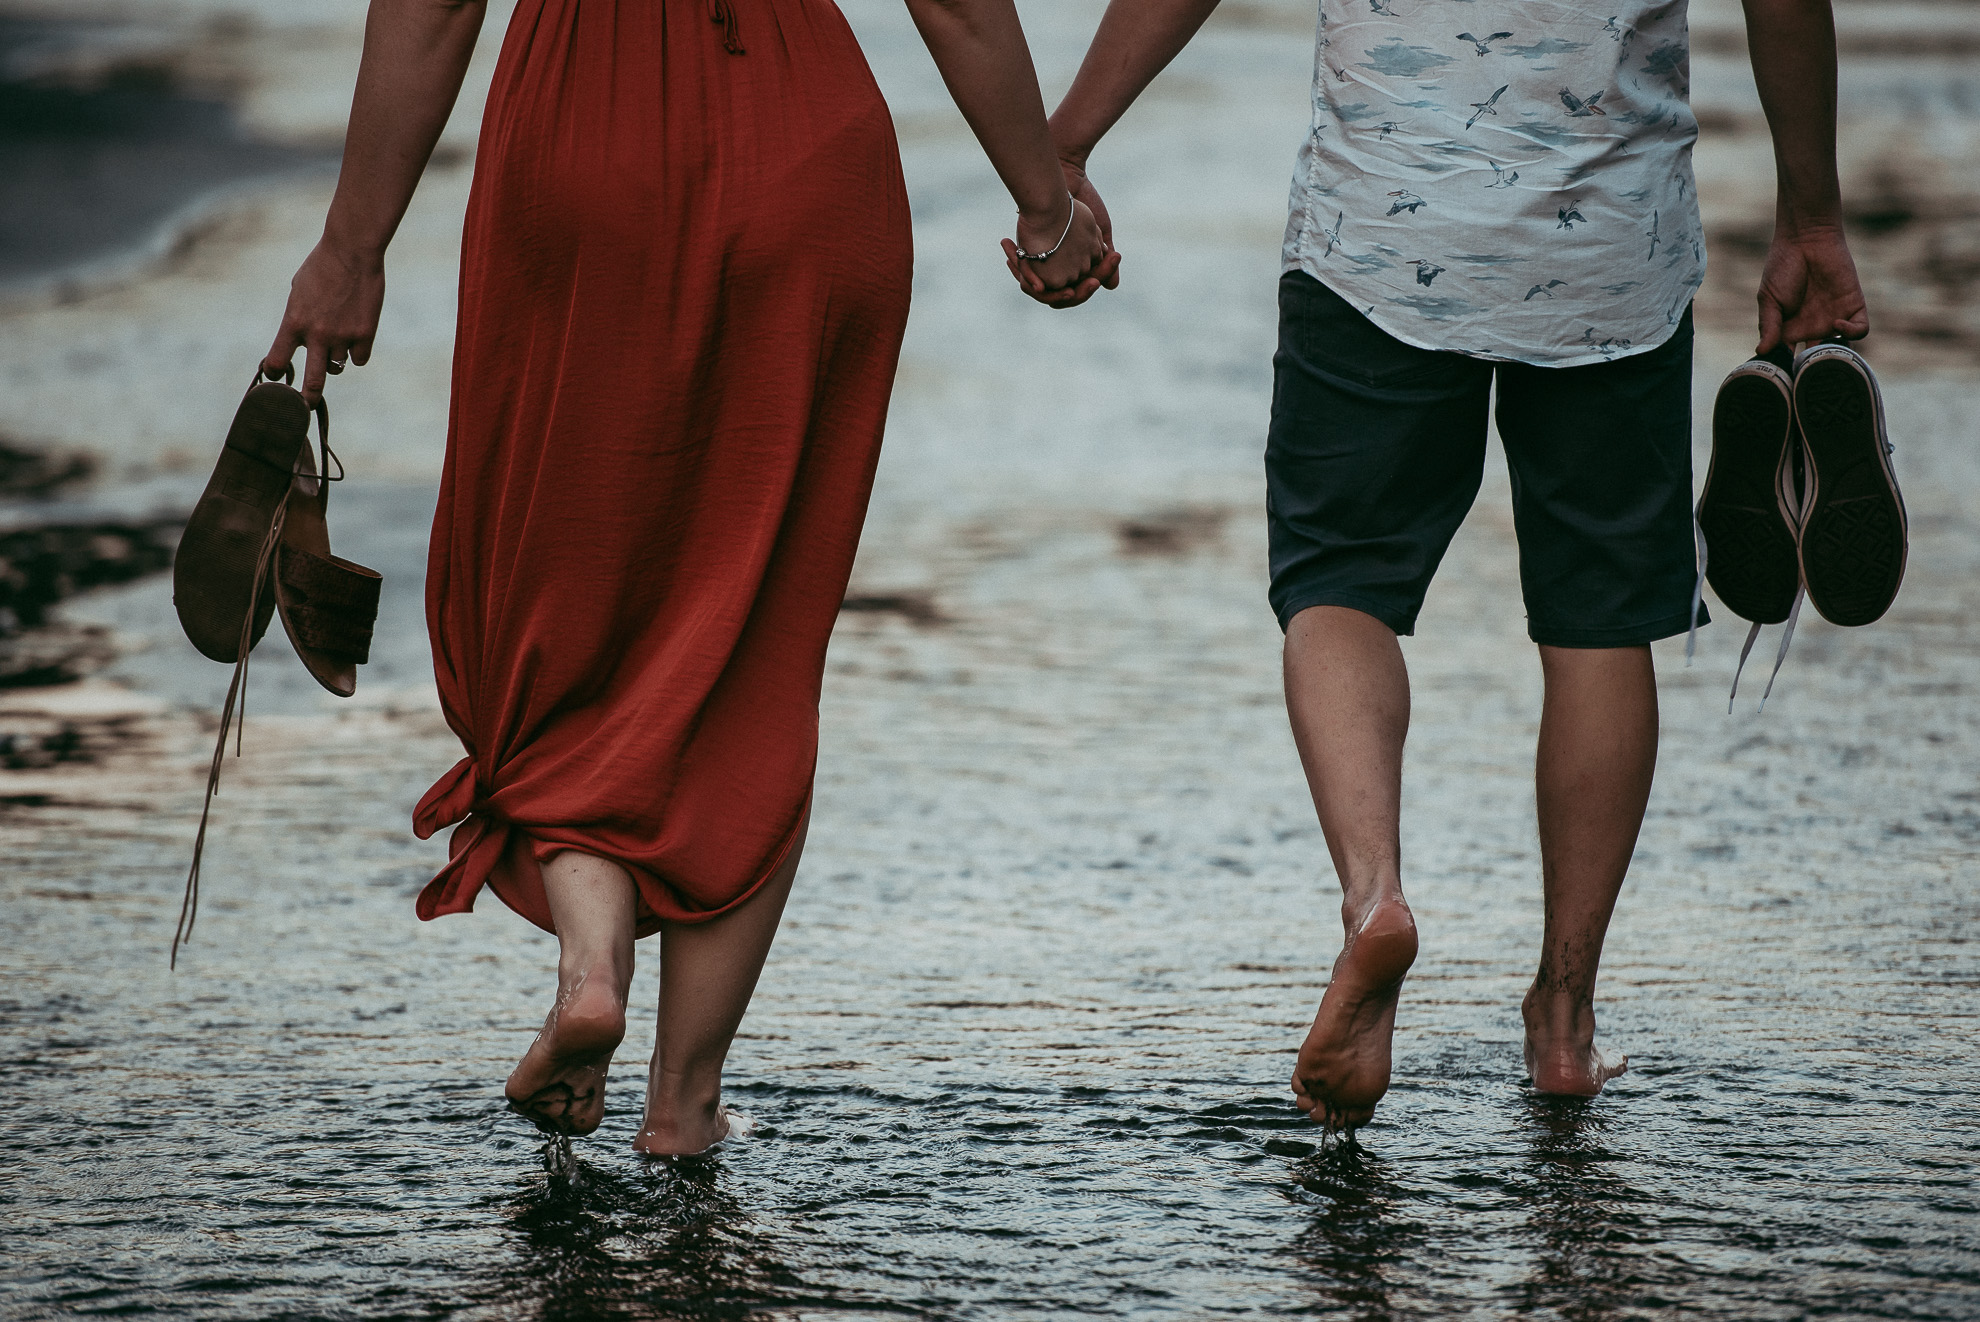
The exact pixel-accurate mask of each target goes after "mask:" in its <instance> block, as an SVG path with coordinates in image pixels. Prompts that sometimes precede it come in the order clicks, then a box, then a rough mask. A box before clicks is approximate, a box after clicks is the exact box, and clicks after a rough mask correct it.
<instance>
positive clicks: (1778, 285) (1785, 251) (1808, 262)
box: [1754, 227, 1870, 354]
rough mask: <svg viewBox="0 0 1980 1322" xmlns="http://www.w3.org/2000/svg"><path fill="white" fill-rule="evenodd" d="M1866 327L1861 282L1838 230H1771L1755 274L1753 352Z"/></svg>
mask: <svg viewBox="0 0 1980 1322" xmlns="http://www.w3.org/2000/svg"><path fill="white" fill-rule="evenodd" d="M1869 333H1870V313H1869V310H1868V309H1867V308H1866V307H1865V306H1864V303H1863V286H1862V285H1861V284H1859V283H1858V282H1857V278H1856V263H1855V262H1854V261H1852V260H1850V255H1849V244H1848V243H1847V242H1846V241H1845V240H1844V238H1843V234H1842V231H1841V230H1840V229H1835V228H1828V227H1824V228H1820V229H1813V230H1807V231H1802V232H1800V233H1795V234H1786V233H1780V232H1776V234H1775V235H1774V246H1773V248H1772V250H1771V251H1769V252H1768V254H1767V265H1766V268H1765V270H1764V271H1763V272H1762V273H1761V276H1760V345H1759V347H1758V348H1757V349H1756V350H1755V351H1754V352H1755V353H1760V354H1764V353H1768V352H1770V351H1771V350H1773V349H1776V348H1779V347H1780V346H1781V345H1783V344H1800V343H1803V342H1805V341H1809V340H1826V339H1830V338H1832V337H1836V336H1840V337H1841V338H1843V339H1845V340H1860V339H1862V338H1863V337H1864V336H1865V335H1868V334H1869Z"/></svg>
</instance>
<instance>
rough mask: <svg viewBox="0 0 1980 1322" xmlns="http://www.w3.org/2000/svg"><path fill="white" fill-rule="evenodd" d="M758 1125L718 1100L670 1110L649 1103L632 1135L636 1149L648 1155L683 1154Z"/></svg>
mask: <svg viewBox="0 0 1980 1322" xmlns="http://www.w3.org/2000/svg"><path fill="white" fill-rule="evenodd" d="M755 1127H756V1125H755V1123H754V1122H753V1121H751V1120H750V1119H749V1118H748V1117H746V1116H744V1115H742V1114H740V1113H738V1112H735V1111H731V1110H730V1109H729V1108H728V1107H726V1106H722V1105H719V1104H713V1105H709V1106H693V1107H685V1108H681V1109H679V1110H674V1111H671V1112H669V1113H667V1114H660V1113H657V1111H656V1108H654V1107H652V1106H648V1107H647V1112H646V1118H645V1120H643V1121H642V1122H641V1124H640V1126H639V1133H638V1134H637V1135H635V1136H634V1138H633V1151H634V1152H644V1153H645V1154H646V1155H647V1156H649V1157H684V1156H689V1155H691V1154H693V1153H696V1152H706V1151H707V1150H708V1149H710V1148H712V1147H714V1146H715V1145H716V1144H717V1143H720V1142H721V1141H722V1140H723V1139H725V1138H730V1137H735V1138H742V1137H745V1136H747V1135H748V1133H749V1131H750V1130H752V1129H754V1128H755Z"/></svg>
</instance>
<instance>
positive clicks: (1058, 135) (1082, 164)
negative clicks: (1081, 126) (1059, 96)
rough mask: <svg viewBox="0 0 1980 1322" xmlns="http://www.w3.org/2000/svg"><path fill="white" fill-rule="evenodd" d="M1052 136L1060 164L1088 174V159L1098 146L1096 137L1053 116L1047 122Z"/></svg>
mask: <svg viewBox="0 0 1980 1322" xmlns="http://www.w3.org/2000/svg"><path fill="white" fill-rule="evenodd" d="M1045 126H1046V128H1047V129H1048V130H1049V131H1050V132H1051V134H1052V146H1053V148H1054V149H1055V150H1056V151H1057V152H1058V153H1059V163H1060V164H1061V165H1066V166H1070V167H1072V168H1073V169H1075V170H1078V171H1079V172H1080V173H1081V174H1084V173H1086V158H1087V157H1089V156H1091V155H1092V154H1093V148H1094V147H1095V146H1096V145H1098V143H1097V138H1096V136H1095V135H1089V134H1085V133H1081V132H1080V131H1079V130H1078V128H1077V126H1075V125H1073V124H1071V123H1069V122H1067V121H1065V120H1061V119H1060V118H1059V117H1058V116H1056V115H1055V116H1053V117H1052V118H1051V119H1049V120H1047V121H1046V122H1045Z"/></svg>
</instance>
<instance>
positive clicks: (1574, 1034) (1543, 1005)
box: [1519, 984, 1595, 1040]
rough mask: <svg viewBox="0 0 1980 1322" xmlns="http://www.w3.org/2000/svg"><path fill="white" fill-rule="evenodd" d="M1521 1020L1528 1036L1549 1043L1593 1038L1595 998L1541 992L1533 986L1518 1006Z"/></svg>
mask: <svg viewBox="0 0 1980 1322" xmlns="http://www.w3.org/2000/svg"><path fill="white" fill-rule="evenodd" d="M1519 1008H1520V1017H1521V1018H1522V1019H1523V1020H1525V1022H1526V1031H1527V1032H1528V1033H1529V1034H1542V1035H1545V1036H1546V1037H1548V1038H1552V1039H1563V1038H1566V1039H1573V1038H1584V1039H1590V1040H1592V1039H1593V1038H1594V1036H1595V997H1594V994H1593V993H1592V992H1587V993H1584V992H1579V991H1553V990H1542V989H1541V987H1540V986H1539V985H1538V984H1535V985H1534V986H1533V987H1532V988H1530V989H1529V990H1528V991H1527V993H1526V998H1525V1000H1523V1001H1521V1002H1520V1007H1519Z"/></svg>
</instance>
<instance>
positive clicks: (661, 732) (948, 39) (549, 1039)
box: [265, 0, 1116, 1153]
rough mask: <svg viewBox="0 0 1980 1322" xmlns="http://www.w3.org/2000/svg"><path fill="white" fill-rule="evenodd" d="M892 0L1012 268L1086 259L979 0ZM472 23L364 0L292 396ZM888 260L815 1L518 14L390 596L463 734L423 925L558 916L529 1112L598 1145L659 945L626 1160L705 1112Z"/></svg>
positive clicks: (791, 757)
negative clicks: (409, 621) (946, 93)
mask: <svg viewBox="0 0 1980 1322" xmlns="http://www.w3.org/2000/svg"><path fill="white" fill-rule="evenodd" d="M907 3H908V7H909V9H910V11H911V12H912V14H913V17H914V20H915V22H916V24H917V26H918V27H919V28H920V30H921V32H922V35H923V37H924V38H925V39H926V41H927V44H928V47H929V50H930V51H931V53H932V54H933V55H934V57H935V59H936V62H937V64H938V65H939V66H940V68H941V71H942V74H943V77H944V78H945V80H946V81H947V83H948V85H949V88H950V90H951V92H952V93H953V94H954V96H955V98H956V102H957V104H958V105H959V106H960V107H961V109H962V111H963V113H964V115H965V116H966V117H967V118H968V120H969V122H970V124H971V127H972V128H974V129H975V131H976V133H977V136H978V139H979V140H980V141H981V142H982V144H983V146H984V148H985V150H986V152H987V153H988V155H989V156H990V159H991V162H992V163H993V165H994V166H995V167H996V169H997V171H998V173H999V175H1000V176H1001V177H1002V178H1003V180H1004V182H1005V184H1006V185H1007V186H1008V187H1009V188H1010V190H1011V194H1012V197H1013V198H1014V199H1015V200H1016V202H1017V204H1018V213H1019V215H1018V226H1017V244H1018V245H1019V247H1020V248H1021V249H1022V250H1023V251H1022V252H1020V253H1019V254H1018V258H1019V262H1018V264H1019V265H1020V268H1021V270H1022V276H1023V278H1025V279H1026V280H1027V287H1029V288H1033V289H1061V288H1063V289H1066V290H1067V291H1068V293H1067V295H1066V296H1067V297H1068V298H1077V297H1081V296H1083V295H1084V294H1085V293H1089V292H1091V289H1092V287H1093V286H1094V285H1095V284H1096V283H1097V282H1099V281H1102V280H1107V281H1111V279H1112V273H1113V268H1114V265H1115V262H1116V259H1115V258H1114V257H1113V256H1112V255H1111V254H1110V252H1109V250H1108V247H1107V245H1106V242H1105V240H1104V238H1103V236H1102V233H1101V229H1100V226H1099V224H1098V223H1097V222H1096V221H1095V219H1094V217H1093V215H1092V213H1091V212H1089V211H1088V210H1087V209H1086V208H1085V206H1083V205H1082V204H1080V203H1078V202H1076V201H1074V200H1073V199H1072V198H1071V197H1070V196H1069V195H1068V193H1067V189H1066V186H1065V184H1064V182H1063V181H1062V177H1061V174H1060V168H1059V162H1058V158H1057V156H1056V154H1055V152H1054V150H1053V147H1052V143H1051V139H1050V136H1049V134H1048V132H1047V130H1046V125H1045V114H1044V108H1043V105H1042V103H1041V101H1040V98H1039V93H1038V86H1037V79H1036V76H1035V74H1034V73H1033V70H1032V64H1031V57H1030V54H1029V52H1028V51H1027V49H1026V47H1025V44H1024V36H1023V32H1022V30H1021V29H1020V27H1019V25H1018V20H1017V14H1016V11H1015V9H1014V8H1013V4H1012V0H907ZM483 8H484V6H483V4H482V3H481V0H373V2H372V5H371V12H370V16H369V19H368V22H367V26H366V32H365V47H364V58H363V62H362V65H361V67H360V69H359V73H358V83H357V92H356V96H355V99H354V102H353V105H352V110H351V125H350V133H349V136H348V138H347V140H346V144H345V153H344V165H343V172H342V175H341V177H340V179H339V181H338V186H337V192H336V196H335V199H334V200H333V201H332V203H331V206H330V213H329V218H328V220H327V222H326V224H325V227H324V234H323V238H322V241H321V242H320V243H318V245H317V247H316V249H315V250H314V251H313V252H312V253H311V254H310V256H309V258H308V260H307V261H306V262H304V264H303V266H302V269H301V270H300V271H299V272H298V273H297V275H296V278H295V281H294V284H293V286H292V289H291V294H290V298H289V305H288V310H287V313H286V314H285V316H284V318H283V322H282V328H281V331H280V333H279V334H278V335H277V336H276V339H275V344H274V347H273V348H272V349H271V350H270V352H269V355H268V358H267V360H266V362H265V365H266V366H268V367H270V368H279V367H280V366H281V365H283V364H285V363H288V362H289V361H291V360H292V359H293V357H294V354H295V352H296V350H297V349H299V348H301V349H304V350H306V353H307V360H306V365H305V370H304V373H303V393H304V394H305V396H306V397H308V398H310V399H311V400H312V401H313V400H314V399H316V398H317V397H318V396H319V395H320V392H321V390H322V387H323V382H324V377H325V374H326V373H334V372H338V371H341V370H342V367H343V364H344V362H345V361H346V358H347V357H348V360H349V361H350V362H352V363H356V364H362V363H363V362H364V361H365V360H366V359H367V357H368V356H369V354H370V351H371V343H372V337H373V335H374V334H375V332H376V329H377V322H378V314H379V308H380V304H381V302H382V299H383V294H384V270H383V258H384V252H385V247H386V245H387V243H388V242H389V241H390V239H391V236H392V233H393V231H394V230H395V229H396V228H397V225H398V222H399V219H400V217H401V216H402V215H403V214H404V211H405V208H406V205H407V203H408V201H409V200H410V198H411V196H412V191H413V188H414V185H415V184H416V183H417V181H418V179H419V175H420V173H421V171H422V170H423V169H424V167H425V164H426V160H427V157H428V155H429V154H430V152H431V151H432V148H433V144H434V142H435V141H436V139H437V138H438V136H439V134H440V130H441V128H442V127H443V126H444V124H445V122H446V119H447V114H448V112H449V110H450V109H451V108H452V106H453V102H454V99H455V97H456V96H457V94H458V92H459V89H460V84H461V79H462V76H463V74H464V72H465V70H466V67H467V62H468V56H469V53H470V52H471V50H472V48H473V45H474V41H475V38H476V35H477V33H478V31H479V28H480V26H481V21H482V15H483ZM1026 252H1028V253H1036V254H1039V256H1038V257H1037V258H1035V259H1026V258H1025V257H1024V253H1026ZM911 267H912V253H911V242H910V236H909V227H908V204H907V196H906V193H905V190H904V188H903V186H902V181H901V171H900V160H899V155H898V152H897V150H896V148H895V142H894V133H893V127H892V122H891V120H890V119H889V116H888V113H887V109H886V106H885V104H884V103H883V102H882V101H881V99H880V93H879V89H878V88H877V87H876V86H875V84H874V81H873V77H872V75H871V74H870V73H869V72H868V70H867V67H866V63H865V60H864V59H863V57H862V56H861V54H860V51H859V48H858V46H857V44H856V43H855V41H854V39H853V34H852V32H851V30H850V29H849V28H848V27H847V25H846V22H845V20H844V18H843V17H841V15H840V13H839V11H838V10H837V8H835V7H834V5H833V4H832V3H831V0H520V2H519V3H518V4H517V6H516V10H515V13H514V16H513V17H512V19H511V20H510V24H509V29H508V36H507V39H506V41H505V42H504V45H503V48H502V54H501V60H500V64H499V66H498V68H497V71H496V75H495V82H494V86H493V89H492V91H491V92H490V94H489V98H488V106H487V111H486V114H485V117H484V119H483V123H482V132H481V138H480V147H479V151H478V154H477V158H476V164H475V179H474V188H473V193H472V196H471V198H470V200H469V203H468V213H467V221H466V228H465V232H464V236H463V244H462V261H461V290H460V323H459V330H458V341H457V344H456V348H455V355H454V371H453V413H452V420H451V424H450V426H449V432H448V438H447V459H446V467H445V471H444V474H443V476H442V479H441V487H440V505H439V511H438V513H437V514H436V515H435V518H434V523H433V539H432V545H431V550H430V555H429V560H428V567H427V580H426V591H427V626H428V630H429V632H430V634H431V636H432V643H433V658H434V670H435V673H436V675H437V677H438V680H439V687H440V699H441V703H442V705H443V707H444V708H445V711H446V714H447V719H448V722H449V723H450V724H451V725H452V727H453V729H454V730H455V732H456V733H457V734H459V735H460V738H461V742H462V744H463V745H464V746H465V748H466V752H467V756H466V757H464V758H463V759H462V760H461V761H460V763H459V764H458V765H456V766H455V767H454V768H453V769H452V770H450V771H449V772H447V774H446V775H444V776H442V777H441V778H440V781H439V783H437V784H436V785H434V787H433V788H432V789H431V790H430V791H428V793H427V794H426V797H425V798H424V799H422V800H421V802H420V804H419V807H418V809H417V811H416V813H415V817H414V828H415V830H416V831H417V832H418V833H419V834H420V835H421V836H422V837H425V836H428V835H431V834H433V833H434V832H436V831H438V830H440V829H441V828H442V827H447V826H452V827H453V828H454V829H453V835H452V847H451V855H452V858H451V861H450V862H449V863H448V865H447V867H446V868H445V869H444V870H442V871H441V873H440V875H439V876H437V877H435V878H434V879H433V881H432V882H431V884H429V885H428V886H427V887H426V889H425V890H424V891H423V892H422V893H421V895H420V897H419V906H418V908H419V914H420V916H421V917H422V918H432V917H435V916H437V915H439V914H445V913H460V912H465V911H467V910H468V909H470V908H472V907H473V905H474V901H475V897H476V895H477V894H478V893H479V892H480V890H481V888H482V887H483V886H484V885H486V886H489V887H491V888H492V889H493V890H494V892H495V894H496V895H497V896H499V897H500V898H501V899H502V900H503V901H504V902H505V903H506V904H508V906H509V907H510V908H512V909H514V910H515V911H516V912H518V913H520V914H522V915H523V916H524V917H525V918H528V919H529V920H530V921H532V922H534V923H536V924H538V925H539V926H541V927H543V928H545V929H547V930H549V931H552V932H554V933H556V935H557V938H558V942H559V946H560V953H559V959H558V977H557V994H556V999H555V1002H554V1003H553V1006H552V1008H551V1010H550V1013H549V1017H548V1019H547V1020H546V1021H545V1024H544V1027H543V1031H542V1032H541V1033H540V1034H539V1035H538V1036H537V1038H536V1041H535V1042H534V1043H533V1044H532V1045H531V1046H530V1048H529V1050H528V1052H527V1053H526V1054H525V1055H524V1056H523V1059H522V1061H521V1062H520V1063H519V1064H518V1065H517V1066H516V1069H515V1072H514V1073H513V1074H511V1075H510V1077H509V1082H508V1086H507V1089H506V1092H507V1095H508V1097H509V1100H510V1102H511V1103H512V1104H513V1105H514V1106H515V1107H516V1108H517V1109H518V1110H520V1111H522V1112H523V1113H524V1114H526V1115H528V1116H529V1117H530V1118H531V1119H532V1120H534V1121H535V1122H536V1123H537V1124H539V1125H540V1126H542V1127H543V1128H545V1129H548V1130H552V1131H554V1132H559V1133H567V1134H585V1133H589V1132H591V1131H592V1130H594V1129H596V1128H597V1127H598V1124H599V1122H600V1120H601V1119H602V1118H603V1116H604V1085H605V1076H606V1071H607V1068H608V1066H609V1065H610V1062H611V1058H612V1053H613V1051H614V1049H615V1048H616V1047H617V1046H618V1044H619V1041H620V1039H621V1038H622V1037H623V1036H624V1033H625V1008H626V1007H625V1002H626V996H627V991H628V988H629V986H630V984H631V980H632V970H633V942H634V939H635V938H636V937H639V936H647V935H651V934H653V933H656V932H657V933H659V934H660V938H661V990H660V1008H659V1023H658V1029H657V1035H656V1042H655V1047H654V1054H653V1061H652V1067H651V1071H650V1074H649V1076H648V1081H647V1095H646V1111H645V1116H644V1120H643V1122H642V1124H641V1127H640V1131H639V1136H638V1138H637V1139H636V1140H635V1146H636V1147H638V1148H639V1149H640V1150H642V1151H645V1152H651V1153H674V1152H694V1151H699V1150H701V1149H703V1148H706V1147H708V1146H710V1145H711V1144H713V1143H716V1142H718V1141H720V1140H721V1139H722V1138H724V1137H725V1136H727V1135H728V1134H729V1133H730V1132H731V1128H732V1127H731V1123H730V1120H731V1116H730V1113H729V1112H728V1111H726V1110H725V1109H724V1108H723V1107H722V1105H721V1070H722V1062H723V1060H724V1058H725V1057H726V1055H727V1053H728V1048H729V1043H730V1040H731V1038H732V1037H733V1036H734V1034H735V1030H736V1027H737V1025H738V1024H739V1023H740V1022H741V1019H742V1016H743V1011H744V1010H745V1009H746V1008H747V1005H748V1002H749V997H750V993H751V991H752V990H753V989H754V987H755V985H756V978H757V975H758V973H759V972H760V970H761V969H762V966H763V959H764V956H765V955H766V953H767V952H768V950H769V947H770V942H771V939H772V937H773V936H774V935H775V932H776V927H777V921H778V918H779V916H780V914H781V913H782V910H783V906H784V900H785V896H786V895H787V894H788V893H789V890H790V885H791V879H792V876H793V874H794V873H795V872H796V869H797V863H798V855H799V853H800V851H801V850H802V848H803V845H804V835H805V827H806V824H807V822H808V820H809V813H810V802H811V783H812V773H813V767H814V762H815V758H816V753H817V732H818V695H819V683H820V677H821V674H822V672H823V668H824V659H825V646H826V642H827V640H828V638H829V637H830V634H831V631H832V625H833V621H834V619H835V618H836V616H837V614H838V608H839V603H840V601H841V599H842V598H843V596H844V593H845V586H846V579H847V576H848V575H849V573H850V572H851V567H852V559H853V552H854V549H855V547H856V545H857V543H858V539H859V530H860V524H861V521H862V519H863V518H864V516H865V511H866V501H867V494H868V491H869V489H870V487H871V484H872V479H873V470H874V464H875V461H876V459H877V457H878V453H879V446H880V436H881V431H882V427H883V424H884V421H885V417H886V411H887V400H888V395H889V392H890V390H891V388H892V384H893V377H894V368H895V363H896V360H897V358H898V355H899V349H900V342H901V334H902V331H903V328H904V326H905V323H906V319H907V307H908V292H909V284H910V279H911Z"/></svg>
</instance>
